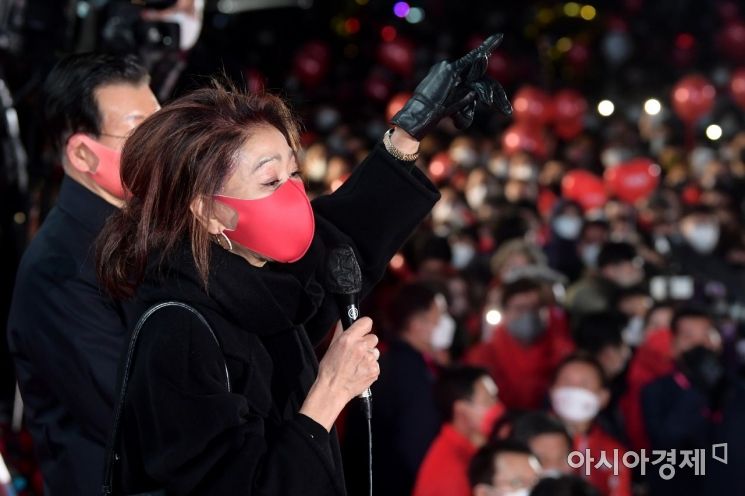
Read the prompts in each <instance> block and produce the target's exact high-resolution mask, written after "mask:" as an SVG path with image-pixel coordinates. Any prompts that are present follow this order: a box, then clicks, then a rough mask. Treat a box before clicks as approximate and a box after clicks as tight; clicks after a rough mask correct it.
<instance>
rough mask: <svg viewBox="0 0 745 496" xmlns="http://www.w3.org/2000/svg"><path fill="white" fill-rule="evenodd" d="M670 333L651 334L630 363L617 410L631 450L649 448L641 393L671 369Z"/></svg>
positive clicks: (660, 330)
mask: <svg viewBox="0 0 745 496" xmlns="http://www.w3.org/2000/svg"><path fill="white" fill-rule="evenodd" d="M672 340H673V337H672V333H671V332H670V330H669V329H659V330H654V331H650V332H649V334H647V337H646V338H645V339H644V342H643V343H642V345H641V346H639V349H637V350H636V354H635V355H634V357H633V358H632V359H631V363H630V364H629V372H628V376H627V378H626V383H627V385H628V387H627V389H626V392H625V393H624V395H623V396H622V397H621V400H620V404H619V407H620V409H621V413H622V414H623V417H624V419H625V423H626V435H627V436H628V438H629V442H630V444H631V448H632V449H634V450H636V451H639V450H641V449H649V448H650V444H649V439H648V436H647V432H646V429H645V427H644V416H643V414H642V406H641V391H642V389H643V388H644V386H646V385H647V384H649V383H651V382H652V381H654V380H655V379H657V378H658V377H662V376H663V375H666V374H668V373H670V372H671V371H672V369H673V354H672Z"/></svg>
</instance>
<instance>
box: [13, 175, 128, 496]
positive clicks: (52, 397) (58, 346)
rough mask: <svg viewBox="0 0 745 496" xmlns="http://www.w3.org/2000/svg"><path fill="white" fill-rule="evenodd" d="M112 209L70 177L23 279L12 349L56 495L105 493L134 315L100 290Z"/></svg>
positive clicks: (48, 487) (48, 484) (16, 296)
mask: <svg viewBox="0 0 745 496" xmlns="http://www.w3.org/2000/svg"><path fill="white" fill-rule="evenodd" d="M114 211H115V207H114V206H113V205H110V204H108V203H106V201H104V200H103V199H101V198H100V197H98V196H97V195H95V194H94V193H92V192H91V191H89V190H88V189H86V188H85V187H83V186H82V185H80V184H79V183H77V182H75V181H74V180H72V179H70V178H68V177H66V178H65V179H64V181H63V182H62V188H61V189H60V195H59V198H58V200H57V205H56V206H55V208H54V209H52V211H51V212H50V214H49V216H48V217H47V219H46V220H45V221H44V225H43V226H42V227H41V229H40V230H39V232H38V233H37V234H36V237H35V238H34V240H33V242H32V243H31V245H30V246H29V247H28V249H27V250H26V253H24V255H23V259H22V261H21V264H20V266H19V268H18V273H17V275H16V286H15V290H14V293H13V302H12V305H11V310H10V317H9V319H8V344H9V346H10V350H11V353H12V356H13V361H14V364H15V367H16V374H17V376H18V383H19V386H20V389H21V395H22V396H23V401H24V409H25V417H26V422H27V424H28V427H29V430H30V431H31V436H32V437H33V440H34V447H35V449H36V454H37V456H38V457H39V463H40V466H41V472H42V475H43V477H44V483H45V493H46V494H47V495H51V496H60V495H68V494H69V495H75V496H77V495H80V494H96V493H97V492H98V490H99V488H100V487H101V474H102V471H103V456H104V447H105V445H106V440H107V439H108V436H109V425H110V423H111V415H112V411H113V405H114V391H115V390H116V377H117V364H118V363H119V356H120V354H121V349H122V345H123V344H124V342H125V340H126V338H127V326H126V325H125V321H126V318H125V315H127V314H128V309H127V305H122V304H119V303H117V302H114V301H113V300H111V299H110V298H107V297H106V296H105V294H104V292H103V291H102V290H101V289H100V287H99V284H98V281H97V280H96V271H95V265H94V264H95V253H94V251H93V244H94V241H95V239H96V236H97V235H98V233H99V232H100V231H101V228H102V227H103V225H104V222H105V220H106V218H107V217H108V216H109V215H110V214H111V213H112V212H114ZM131 313H132V314H133V315H132V318H134V313H135V311H134V309H132V310H131Z"/></svg>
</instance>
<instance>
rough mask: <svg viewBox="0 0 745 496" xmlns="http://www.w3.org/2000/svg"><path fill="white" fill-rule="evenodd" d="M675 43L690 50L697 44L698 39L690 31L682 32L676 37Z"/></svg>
mask: <svg viewBox="0 0 745 496" xmlns="http://www.w3.org/2000/svg"><path fill="white" fill-rule="evenodd" d="M675 44H676V45H677V46H678V48H681V49H683V50H689V49H691V48H693V45H695V44H696V39H695V38H694V37H693V36H692V35H691V34H689V33H680V34H679V35H678V36H676V37H675Z"/></svg>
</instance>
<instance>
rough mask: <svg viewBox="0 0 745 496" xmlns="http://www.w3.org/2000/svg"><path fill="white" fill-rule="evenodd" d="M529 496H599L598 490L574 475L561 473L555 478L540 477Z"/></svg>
mask: <svg viewBox="0 0 745 496" xmlns="http://www.w3.org/2000/svg"><path fill="white" fill-rule="evenodd" d="M530 496H600V492H599V491H598V490H597V489H595V487H593V486H592V485H591V484H590V483H589V482H587V481H585V480H584V479H582V478H580V477H577V476H576V475H562V476H561V477H558V478H555V479H553V478H550V477H547V478H544V479H541V480H540V481H539V482H538V484H536V486H535V487H534V488H533V490H532V491H531V492H530Z"/></svg>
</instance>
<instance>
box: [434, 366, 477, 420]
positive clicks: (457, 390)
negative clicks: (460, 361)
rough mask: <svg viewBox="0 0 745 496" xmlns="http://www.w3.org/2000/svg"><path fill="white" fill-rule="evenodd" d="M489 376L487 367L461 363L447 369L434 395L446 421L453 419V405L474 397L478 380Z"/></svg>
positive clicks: (440, 378) (440, 377)
mask: <svg viewBox="0 0 745 496" xmlns="http://www.w3.org/2000/svg"><path fill="white" fill-rule="evenodd" d="M485 376H487V377H488V376H489V373H488V372H487V371H486V369H483V368H481V367H472V366H468V365H459V366H455V367H450V368H448V369H445V370H444V371H443V372H442V373H441V374H440V376H439V377H438V378H437V382H436V383H435V388H434V395H435V405H437V408H438V410H439V411H440V414H441V416H442V420H443V421H444V422H451V421H452V420H453V405H455V402H456V401H458V400H468V399H471V398H472V397H473V393H474V388H475V386H476V381H478V380H479V379H481V378H482V377H485Z"/></svg>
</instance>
